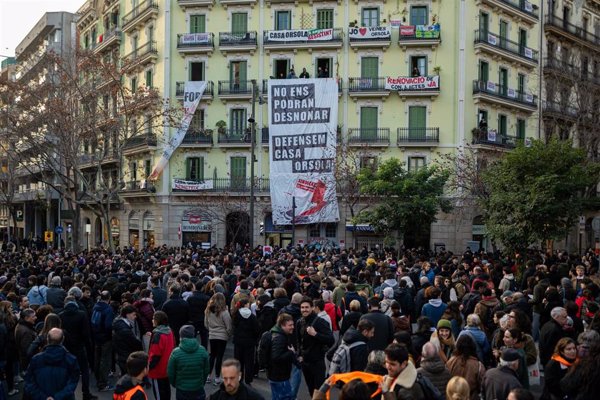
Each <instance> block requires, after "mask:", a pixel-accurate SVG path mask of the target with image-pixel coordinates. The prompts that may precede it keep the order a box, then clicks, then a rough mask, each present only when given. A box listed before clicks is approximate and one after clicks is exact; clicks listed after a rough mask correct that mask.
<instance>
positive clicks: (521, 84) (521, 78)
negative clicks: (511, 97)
mask: <svg viewBox="0 0 600 400" xmlns="http://www.w3.org/2000/svg"><path fill="white" fill-rule="evenodd" d="M517 91H518V94H519V96H521V97H522V96H523V95H524V94H525V74H519V75H517Z"/></svg>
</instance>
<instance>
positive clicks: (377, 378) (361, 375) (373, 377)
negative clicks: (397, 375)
mask: <svg viewBox="0 0 600 400" xmlns="http://www.w3.org/2000/svg"><path fill="white" fill-rule="evenodd" d="M354 379H360V380H361V381H363V382H364V383H372V382H374V383H377V384H379V387H378V388H377V390H376V391H375V393H373V394H372V395H371V398H374V397H375V396H377V395H378V394H379V393H381V384H382V383H383V376H381V375H377V374H369V373H367V372H362V371H354V372H346V373H344V374H333V375H331V376H330V377H329V380H330V383H331V387H333V385H335V384H336V382H344V383H348V382H350V381H353V380H354ZM331 387H330V388H329V390H328V391H327V393H326V395H325V396H326V397H327V400H329V392H330V391H331Z"/></svg>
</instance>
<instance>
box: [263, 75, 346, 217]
mask: <svg viewBox="0 0 600 400" xmlns="http://www.w3.org/2000/svg"><path fill="white" fill-rule="evenodd" d="M337 116H338V84H337V82H336V80H335V79H333V78H321V79H270V80H269V146H270V151H269V157H270V176H269V178H270V185H271V207H272V209H273V223H274V224H275V225H291V224H292V216H295V219H294V222H295V223H296V224H314V223H321V222H337V221H339V209H338V203H337V195H336V182H335V177H334V162H335V158H336V140H337V122H338V121H337ZM293 204H295V206H296V208H295V210H293V209H292V207H293Z"/></svg>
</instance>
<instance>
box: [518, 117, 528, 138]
mask: <svg viewBox="0 0 600 400" xmlns="http://www.w3.org/2000/svg"><path fill="white" fill-rule="evenodd" d="M525 126H526V125H525V120H524V119H518V120H517V139H525Z"/></svg>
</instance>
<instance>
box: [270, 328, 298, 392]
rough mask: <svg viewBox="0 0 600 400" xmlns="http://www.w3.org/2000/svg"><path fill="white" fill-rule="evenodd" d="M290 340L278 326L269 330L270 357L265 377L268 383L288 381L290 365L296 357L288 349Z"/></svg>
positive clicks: (290, 371)
mask: <svg viewBox="0 0 600 400" xmlns="http://www.w3.org/2000/svg"><path fill="white" fill-rule="evenodd" d="M291 344H292V338H291V336H290V335H287V334H286V333H285V332H284V331H283V330H282V329H281V327H280V326H279V325H275V326H274V327H273V328H271V356H270V360H269V365H268V366H267V377H268V378H269V380H270V381H274V382H281V381H287V380H289V379H290V375H291V374H292V364H293V363H294V361H295V359H296V356H295V355H294V352H293V351H291V350H290V349H289V346H290V345H291Z"/></svg>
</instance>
